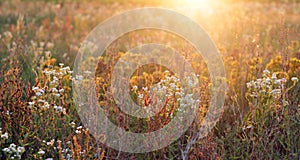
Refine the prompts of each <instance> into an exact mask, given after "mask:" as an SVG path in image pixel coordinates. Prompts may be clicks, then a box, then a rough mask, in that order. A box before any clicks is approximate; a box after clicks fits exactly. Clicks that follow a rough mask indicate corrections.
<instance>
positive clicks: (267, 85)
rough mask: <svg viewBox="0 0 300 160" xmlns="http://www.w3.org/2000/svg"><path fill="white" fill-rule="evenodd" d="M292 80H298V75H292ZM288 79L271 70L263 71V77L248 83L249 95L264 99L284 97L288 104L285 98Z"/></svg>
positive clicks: (285, 102)
mask: <svg viewBox="0 0 300 160" xmlns="http://www.w3.org/2000/svg"><path fill="white" fill-rule="evenodd" d="M291 81H292V82H294V84H295V83H296V82H298V78H297V77H292V78H291ZM287 82H288V80H287V79H286V78H278V75H277V74H276V73H272V74H271V72H270V71H269V70H264V71H263V77H262V78H258V79H256V80H252V81H250V82H248V83H246V85H247V88H248V93H249V96H250V97H252V98H258V99H264V98H271V99H274V100H279V99H280V98H282V99H283V104H284V105H287V104H288V102H287V101H286V100H285V95H284V94H285V93H286V92H287V90H289V88H287Z"/></svg>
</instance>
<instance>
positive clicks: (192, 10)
mask: <svg viewBox="0 0 300 160" xmlns="http://www.w3.org/2000/svg"><path fill="white" fill-rule="evenodd" d="M170 2H171V3H172V4H173V5H175V8H176V9H178V11H181V12H182V13H183V14H185V15H187V16H190V17H193V18H195V17H197V16H200V15H201V16H209V15H211V14H212V13H213V2H216V0H183V1H179V0H175V1H170Z"/></svg>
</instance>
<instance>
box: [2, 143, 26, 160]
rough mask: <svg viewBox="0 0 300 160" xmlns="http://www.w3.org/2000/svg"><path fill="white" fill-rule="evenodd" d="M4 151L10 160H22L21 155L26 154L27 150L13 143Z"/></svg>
mask: <svg viewBox="0 0 300 160" xmlns="http://www.w3.org/2000/svg"><path fill="white" fill-rule="evenodd" d="M2 151H3V152H4V153H6V154H7V156H8V157H9V158H10V159H21V155H22V153H24V152H25V148H24V147H22V146H17V145H15V144H14V143H11V144H10V145H9V147H7V148H3V149H2Z"/></svg>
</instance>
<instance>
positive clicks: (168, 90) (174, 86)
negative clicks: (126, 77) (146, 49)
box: [132, 71, 200, 116]
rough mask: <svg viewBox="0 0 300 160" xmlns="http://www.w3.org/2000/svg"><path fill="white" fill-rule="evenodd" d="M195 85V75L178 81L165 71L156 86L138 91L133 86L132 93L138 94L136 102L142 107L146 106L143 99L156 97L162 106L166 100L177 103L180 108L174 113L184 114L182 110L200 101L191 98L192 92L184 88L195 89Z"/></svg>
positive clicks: (193, 106) (192, 106) (136, 87)
mask: <svg viewBox="0 0 300 160" xmlns="http://www.w3.org/2000/svg"><path fill="white" fill-rule="evenodd" d="M197 84H198V83H197V76H196V75H191V76H186V77H185V78H184V79H183V80H180V79H179V78H177V77H176V76H174V75H171V74H170V72H169V71H165V76H164V78H163V79H162V80H160V81H159V82H158V83H157V84H155V85H153V86H151V87H149V88H148V87H142V89H141V90H139V88H138V86H133V87H132V91H134V92H136V93H137V94H138V96H137V97H138V100H139V101H141V102H143V105H146V104H145V103H146V102H147V100H145V99H147V98H149V97H150V98H153V97H158V101H159V102H160V103H161V104H163V103H164V102H165V101H166V100H167V99H169V100H171V99H173V100H174V101H175V102H178V106H180V107H176V110H175V112H177V111H180V112H184V110H182V108H185V107H191V108H195V107H196V104H198V103H199V102H200V100H198V99H196V98H194V97H193V93H192V92H193V91H188V90H186V88H190V89H191V88H195V87H197ZM153 95H154V96H153ZM163 100H164V101H163ZM169 102H171V101H169ZM168 105H172V104H168ZM168 105H167V107H168ZM171 116H173V113H172V114H171Z"/></svg>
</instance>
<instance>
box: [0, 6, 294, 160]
mask: <svg viewBox="0 0 300 160" xmlns="http://www.w3.org/2000/svg"><path fill="white" fill-rule="evenodd" d="M194 2H195V1H194ZM141 7H163V8H170V9H173V10H175V11H177V12H179V13H182V14H183V15H186V16H188V17H190V18H192V19H193V20H194V21H196V22H197V23H199V24H200V25H201V26H202V27H203V28H204V29H205V30H206V31H207V33H208V34H209V35H210V37H211V39H212V40H213V41H214V42H215V44H216V46H217V48H218V50H219V51H220V53H221V55H222V59H223V62H224V66H225V71H226V83H227V90H226V95H225V103H224V109H223V111H222V114H221V116H220V118H219V121H218V122H217V124H216V125H215V126H214V127H213V129H212V130H211V131H210V132H209V134H208V135H207V136H205V137H203V138H200V139H198V138H197V133H198V132H199V128H200V126H201V124H202V122H203V118H204V117H205V115H206V113H207V112H208V110H209V100H210V93H211V92H210V87H211V85H212V82H211V79H210V75H209V71H208V69H207V64H206V63H205V61H204V60H203V57H201V56H200V55H199V54H197V50H196V49H195V48H194V46H193V45H191V44H189V42H188V41H186V40H185V39H183V38H182V37H180V36H178V35H175V34H172V33H170V32H166V31H161V30H155V29H145V30H137V31H134V32H130V33H128V34H125V35H123V36H122V37H120V38H119V39H117V40H116V41H114V42H113V43H111V44H110V45H109V46H108V47H107V48H106V49H105V54H104V55H103V56H101V57H99V58H98V59H92V58H91V59H87V60H86V65H89V64H90V63H97V68H96V74H95V81H94V82H95V84H96V87H95V92H96V94H97V100H98V102H99V105H100V106H101V107H102V109H103V110H104V111H105V113H106V115H107V117H109V119H110V121H111V122H113V123H114V124H115V125H116V126H118V127H120V128H122V129H124V130H126V131H131V132H135V133H145V132H152V131H155V130H158V129H160V128H162V127H164V126H165V125H167V124H168V123H169V122H170V121H171V120H172V119H173V116H174V115H176V114H180V112H181V110H180V109H179V107H178V106H179V104H182V103H192V100H188V99H186V98H185V100H186V102H183V101H182V99H183V98H184V97H182V94H181V90H180V88H181V87H182V86H181V84H178V83H177V82H178V77H177V75H176V74H175V73H173V72H172V71H170V70H168V68H167V67H165V66H162V65H157V64H147V65H144V66H142V67H140V68H137V69H136V71H135V72H134V74H133V75H132V76H131V77H130V84H129V86H130V88H131V90H130V95H131V98H132V99H133V101H134V102H136V103H137V104H140V105H143V106H148V105H149V102H150V101H151V98H152V97H151V95H150V91H149V88H151V87H152V86H156V87H157V90H162V89H161V88H164V89H165V90H164V91H165V92H167V93H168V96H167V97H168V98H167V99H166V100H165V102H164V104H163V109H161V110H160V111H159V113H158V114H156V115H155V116H154V117H153V118H137V117H132V116H129V115H127V114H126V113H124V112H122V111H121V110H120V108H119V107H118V105H117V104H116V103H115V102H114V99H113V97H112V93H111V91H110V86H111V77H112V72H113V70H114V67H115V65H116V63H117V61H118V60H119V59H120V58H122V56H123V55H124V54H127V52H128V51H129V50H130V49H131V48H133V47H135V46H137V45H139V44H145V43H160V44H167V45H168V46H172V47H173V48H174V49H176V50H177V51H178V52H179V53H180V54H181V55H183V57H184V58H185V59H186V60H187V61H188V62H189V63H190V64H191V66H192V67H193V69H194V71H195V73H196V74H197V78H198V80H199V89H200V93H199V97H197V100H198V101H199V102H200V103H199V105H198V106H197V107H198V108H199V110H198V113H197V118H196V119H195V121H194V122H193V123H192V125H191V126H190V127H189V128H188V130H187V131H186V132H185V133H184V134H183V135H182V136H181V137H180V138H179V139H177V140H176V141H174V142H173V143H172V144H170V145H169V146H167V147H165V148H162V149H159V150H155V151H152V152H148V153H127V152H120V151H118V150H115V149H113V148H110V147H108V146H106V145H105V144H103V143H101V142H99V141H98V140H97V138H95V137H94V136H93V135H92V134H91V133H90V129H89V128H88V127H86V126H85V125H84V124H83V123H82V119H84V118H85V117H80V116H79V115H78V110H77V109H76V104H75V102H74V97H76V95H74V94H75V93H74V92H73V86H72V84H73V85H74V83H75V85H76V82H77V81H78V80H80V81H81V79H82V76H80V75H73V64H74V61H75V58H76V55H77V53H78V51H79V49H80V46H81V44H82V41H83V40H84V39H85V37H86V36H87V35H88V34H89V33H90V32H91V31H92V30H93V28H94V27H96V26H97V25H98V24H99V23H101V22H103V21H104V20H105V19H107V18H109V17H111V16H113V15H116V14H120V13H122V12H124V11H127V10H130V9H135V8H141ZM117 27H122V26H117ZM184 29H185V28H183V30H184ZM190 32H193V31H190ZM129 55H130V53H129ZM130 57H131V58H132V59H135V60H136V61H139V60H142V58H143V57H138V56H136V55H130ZM162 59H166V60H168V59H169V57H162ZM81 67H85V66H81ZM121 69H123V68H121ZM125 69H126V68H124V70H125ZM84 74H89V72H88V71H87V72H85V73H84ZM299 79H300V3H299V1H296V0H294V1H292V0H291V1H280V0H278V1H272V0H266V1H259V0H257V1H250V0H248V1H247V0H245V1H234V0H233V1H229V0H228V1H222V0H219V1H203V3H201V4H200V3H199V4H197V5H193V3H185V2H183V1H170V0H165V1H156V0H155V1H152V2H150V1H147V2H144V1H140V0H136V1H135V0H129V1H122V0H117V1H111V0H103V1H102V0H101V1H96V0H84V1H77V0H75V1H71V0H43V1H42V0H41V1H29V0H7V1H5V0H0V84H1V86H0V114H1V117H0V120H1V121H0V136H1V139H0V159H48V160H50V159H67V160H68V159H100V160H102V159H300V82H299ZM80 84H81V85H86V83H85V81H84V79H83V80H82V83H80ZM183 85H184V84H183ZM174 86H175V87H174ZM88 116H89V115H87V117H88ZM111 132H113V131H111ZM166 136H167V135H166ZM191 140H195V141H194V143H191Z"/></svg>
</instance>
